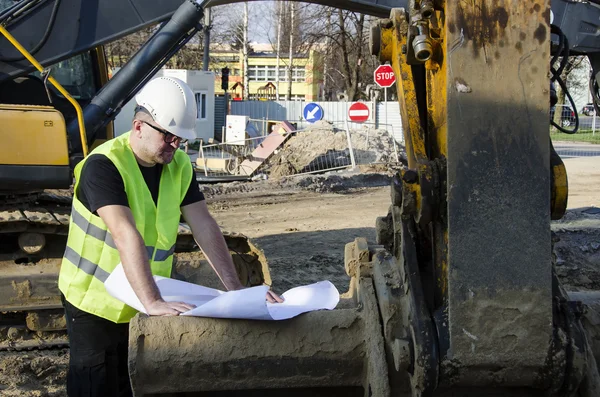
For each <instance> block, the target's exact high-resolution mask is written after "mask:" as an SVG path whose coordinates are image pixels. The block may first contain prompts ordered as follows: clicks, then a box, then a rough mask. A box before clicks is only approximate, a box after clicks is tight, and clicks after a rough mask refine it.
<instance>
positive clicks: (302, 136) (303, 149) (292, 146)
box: [262, 121, 406, 178]
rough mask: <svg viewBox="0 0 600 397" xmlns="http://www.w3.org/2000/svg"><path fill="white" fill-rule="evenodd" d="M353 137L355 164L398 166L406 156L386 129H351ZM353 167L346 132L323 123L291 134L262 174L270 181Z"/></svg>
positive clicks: (263, 169) (264, 167)
mask: <svg viewBox="0 0 600 397" xmlns="http://www.w3.org/2000/svg"><path fill="white" fill-rule="evenodd" d="M350 137H351V141H352V148H353V152H354V157H355V161H356V164H371V163H383V164H396V163H398V162H399V161H400V160H401V159H403V158H405V157H406V155H405V152H404V147H402V146H400V145H398V144H396V143H395V142H394V139H393V137H392V136H391V135H390V133H388V132H387V131H386V130H379V129H364V130H350ZM395 144H396V151H395V150H394V145H395ZM396 156H398V157H396ZM350 164H351V157H350V150H349V148H348V138H347V134H346V131H345V130H342V129H338V128H335V127H334V126H333V125H332V124H330V123H328V122H325V121H320V122H318V123H315V124H313V125H311V126H310V127H308V128H306V129H304V130H302V131H298V132H297V133H295V134H294V135H292V136H291V137H290V138H289V139H288V140H287V141H286V142H285V144H284V145H283V147H282V148H281V149H279V150H278V151H277V152H276V153H275V154H274V155H273V156H272V157H271V158H270V159H269V161H268V162H267V163H266V164H265V165H264V166H263V168H262V171H263V172H266V173H268V174H269V178H279V177H283V176H289V175H294V174H299V173H305V172H314V171H318V170H322V169H328V168H335V167H347V166H349V165H350Z"/></svg>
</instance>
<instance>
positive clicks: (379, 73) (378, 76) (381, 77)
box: [373, 65, 396, 88]
mask: <svg viewBox="0 0 600 397" xmlns="http://www.w3.org/2000/svg"><path fill="white" fill-rule="evenodd" d="M373 80H375V83H377V85H378V86H380V87H382V88H388V87H391V86H392V85H394V83H395V82H396V75H395V74H394V69H392V67H391V66H390V65H380V66H379V67H377V69H375V72H373Z"/></svg>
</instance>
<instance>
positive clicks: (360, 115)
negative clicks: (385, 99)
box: [348, 102, 370, 123]
mask: <svg viewBox="0 0 600 397" xmlns="http://www.w3.org/2000/svg"><path fill="white" fill-rule="evenodd" d="M369 114H370V112H369V107H368V106H367V105H365V104H364V103H362V102H354V103H353V104H352V105H351V106H350V108H349V109H348V118H350V120H351V121H354V122H355V123H364V122H365V121H367V120H368V119H369Z"/></svg>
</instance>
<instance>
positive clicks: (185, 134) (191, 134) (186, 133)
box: [167, 128, 197, 141]
mask: <svg viewBox="0 0 600 397" xmlns="http://www.w3.org/2000/svg"><path fill="white" fill-rule="evenodd" d="M167 131H169V132H170V133H171V134H173V135H176V136H178V137H180V138H183V139H187V140H188V141H193V140H195V139H196V138H197V136H196V131H194V130H188V129H185V128H175V129H172V130H167Z"/></svg>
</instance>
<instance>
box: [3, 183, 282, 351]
mask: <svg viewBox="0 0 600 397" xmlns="http://www.w3.org/2000/svg"><path fill="white" fill-rule="evenodd" d="M70 212H71V196H70V193H69V192H68V191H56V192H53V193H47V192H44V193H39V194H29V195H26V196H22V197H18V196H11V197H7V198H6V199H5V200H4V201H3V206H2V207H0V312H1V313H2V315H1V316H0V350H7V349H10V350H22V349H44V348H52V347H58V346H65V345H67V343H68V340H67V335H66V324H65V319H64V314H63V310H62V305H61V301H60V292H59V290H58V285H57V280H58V273H59V270H60V263H61V261H62V255H63V253H64V249H65V245H66V241H67V233H68V228H69V214H70ZM224 236H225V241H226V243H227V246H228V247H229V249H230V252H231V254H232V257H233V260H234V263H235V266H236V270H237V271H238V275H239V277H240V280H242V282H245V284H246V285H248V286H251V285H259V284H262V283H267V284H270V276H269V272H268V270H267V268H266V261H265V258H264V256H263V254H262V253H261V251H260V250H259V249H257V248H256V247H255V246H254V245H253V244H252V243H251V242H250V241H249V240H248V239H247V238H246V237H245V236H243V235H240V234H235V233H227V232H225V233H224ZM172 277H173V278H177V279H181V280H186V281H190V282H193V283H197V284H202V285H207V286H211V287H214V288H222V286H221V284H220V281H219V279H218V278H217V276H216V274H215V273H214V271H213V270H212V268H211V267H210V265H209V264H208V262H207V261H206V258H205V256H204V254H203V253H202V251H200V250H199V249H198V247H197V245H196V243H195V241H194V239H193V236H192V234H191V231H190V229H189V227H187V225H185V224H180V227H179V234H178V238H177V244H176V249H175V260H174V263H173V274H172Z"/></svg>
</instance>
